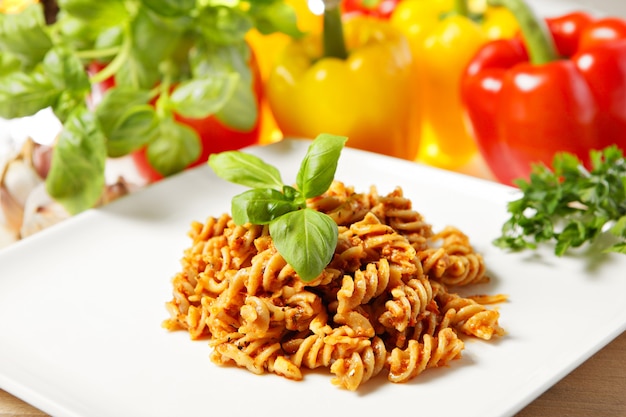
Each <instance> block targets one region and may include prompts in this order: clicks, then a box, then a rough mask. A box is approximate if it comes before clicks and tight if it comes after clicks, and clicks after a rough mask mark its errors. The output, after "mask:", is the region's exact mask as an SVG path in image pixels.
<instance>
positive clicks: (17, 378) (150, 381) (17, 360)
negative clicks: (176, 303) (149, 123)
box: [0, 141, 626, 417]
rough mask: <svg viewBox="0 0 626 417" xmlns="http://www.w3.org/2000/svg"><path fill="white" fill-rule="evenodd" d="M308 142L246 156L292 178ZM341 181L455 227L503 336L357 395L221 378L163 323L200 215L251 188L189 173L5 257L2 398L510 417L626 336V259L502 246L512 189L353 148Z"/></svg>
mask: <svg viewBox="0 0 626 417" xmlns="http://www.w3.org/2000/svg"><path fill="white" fill-rule="evenodd" d="M308 144H309V142H306V141H285V142H282V143H279V144H275V145H271V146H266V147H255V148H250V149H248V150H247V151H248V152H251V153H254V154H256V155H259V156H260V157H262V158H263V159H265V160H267V161H268V162H270V163H272V164H275V165H276V166H279V167H280V168H281V172H282V173H283V179H284V180H285V181H286V182H291V181H294V180H295V173H296V170H297V168H298V166H299V162H300V160H301V158H302V156H303V155H304V153H305V151H306V147H307V146H308ZM337 178H338V179H340V180H342V181H344V182H345V183H347V184H352V185H354V186H355V187H356V189H357V190H359V191H367V190H368V189H369V186H370V185H372V184H374V185H376V186H377V187H378V188H379V191H380V192H381V193H383V192H389V191H391V190H392V189H393V188H394V187H395V186H398V185H399V186H402V188H403V189H404V191H405V194H406V195H407V196H408V197H410V198H411V199H412V200H413V203H414V208H415V209H417V210H418V211H420V212H421V213H422V214H423V215H424V216H425V217H426V220H427V221H429V222H430V223H431V224H433V225H434V227H435V228H436V229H439V228H441V227H443V226H445V225H448V224H452V225H455V226H457V227H460V228H461V229H462V230H463V231H465V232H466V233H467V234H468V235H469V236H470V238H471V240H472V243H473V244H474V246H475V248H476V249H477V250H478V251H480V252H482V253H483V254H484V257H485V261H486V263H487V266H488V269H489V272H490V275H492V276H493V280H492V282H491V283H490V284H488V285H481V286H478V287H476V292H480V293H492V294H495V293H506V294H508V295H509V296H510V301H509V302H508V303H506V304H503V305H501V307H500V312H501V325H502V326H503V327H504V328H505V329H506V330H507V334H506V335H505V336H504V337H502V338H500V339H499V340H495V341H490V342H484V341H479V340H470V341H468V342H467V343H466V348H465V350H464V353H463V357H462V359H460V360H457V361H453V362H452V364H451V365H450V366H449V367H447V368H440V369H430V370H427V371H426V372H424V373H423V374H421V375H420V376H418V377H417V378H416V379H414V380H413V381H411V382H409V383H406V384H392V383H389V382H387V381H386V379H385V378H384V377H381V378H378V379H377V380H374V381H370V382H368V383H367V384H366V385H364V386H363V387H362V388H363V389H361V390H359V391H358V392H356V393H355V392H348V391H345V390H341V389H338V388H336V387H334V386H333V385H332V384H331V383H330V379H331V375H330V374H328V373H326V372H321V371H319V372H312V373H308V374H306V377H305V379H304V381H302V382H293V381H289V380H286V379H283V378H281V377H278V376H275V375H264V376H257V375H253V374H251V373H249V372H248V371H246V370H243V369H239V368H226V367H218V366H217V365H215V364H213V363H212V362H211V361H210V359H209V353H210V348H209V346H208V344H207V341H206V340H203V341H195V342H194V341H191V340H190V339H189V337H188V335H187V333H186V332H183V331H181V332H168V331H166V330H164V329H162V328H161V321H162V320H163V319H165V318H167V312H166V310H165V307H164V303H165V302H166V301H168V300H170V299H171V284H170V278H171V277H173V275H174V274H175V273H176V272H177V271H178V269H179V259H180V258H181V256H182V251H183V249H184V248H185V247H187V245H188V244H189V239H188V238H187V236H186V233H187V230H188V227H189V224H190V222H191V221H192V220H200V221H204V219H205V218H206V217H207V216H209V215H220V214H221V213H223V212H226V211H228V210H229V207H230V203H229V202H230V198H231V197H232V196H233V195H234V194H236V193H238V192H240V191H241V190H242V188H240V187H238V186H234V185H231V184H228V183H226V182H224V181H221V180H219V179H218V178H216V177H215V175H214V174H213V172H212V171H211V170H210V168H209V167H208V166H203V167H200V168H198V169H195V170H192V171H188V172H185V173H183V174H181V175H179V176H176V177H173V178H170V179H168V180H165V181H162V182H161V183H158V184H156V185H154V186H151V187H148V188H146V189H143V190H141V191H139V192H137V193H136V194H133V195H131V196H129V197H126V198H123V199H121V200H118V201H116V202H114V203H112V204H110V205H108V206H106V207H103V208H100V209H97V210H91V211H88V212H85V213H83V214H81V215H78V216H76V217H74V218H72V219H70V220H68V221H65V222H64V223H61V224H59V225H57V226H54V227H52V228H50V229H47V230H45V231H43V232H41V233H39V234H37V235H35V236H33V237H31V238H28V239H25V240H23V241H21V242H18V243H17V244H15V245H14V246H11V247H9V248H7V249H5V250H4V251H1V252H0V388H2V389H4V390H7V391H9V392H11V393H13V394H14V395H16V396H18V397H20V398H22V399H23V400H25V401H27V402H28V403H31V404H33V405H34V406H36V407H38V408H40V409H42V410H44V411H45V412H47V413H50V414H52V415H55V416H120V415H124V416H134V417H139V416H150V417H158V416H168V417H170V416H183V415H201V414H206V415H255V416H281V415H285V416H293V415H298V416H319V415H343V416H348V415H376V414H378V415H386V414H389V413H390V412H391V413H393V412H394V410H396V409H397V410H402V411H403V412H405V413H409V414H410V415H442V416H459V415H465V416H480V417H489V416H498V417H501V416H510V415H513V414H514V413H516V412H517V411H518V410H520V409H521V408H523V407H524V406H525V405H526V404H528V403H529V402H531V401H532V400H533V399H535V398H536V397H537V396H539V395H540V394H541V393H542V392H543V391H545V390H546V389H548V388H549V387H550V386H551V385H553V384H554V383H556V382H557V381H558V380H559V379H560V378H561V377H563V376H565V375H566V374H567V373H568V372H570V371H571V370H573V369H574V368H575V367H576V366H578V365H579V364H580V363H582V362H583V361H584V360H585V359H587V358H588V357H589V356H591V355H592V354H593V353H595V352H596V351H598V350H599V349H601V348H602V347H603V346H605V345H606V344H607V343H609V342H610V341H611V340H612V339H613V338H615V337H616V336H618V335H619V334H620V333H621V332H623V331H624V330H625V329H626V302H624V294H626V274H625V273H624V271H626V256H623V255H598V254H596V255H594V256H592V257H589V256H580V254H578V255H577V256H570V257H564V258H560V259H559V258H556V257H555V256H554V255H552V253H551V252H550V251H549V250H541V251H538V252H536V253H533V252H527V253H522V254H508V253H506V252H503V251H501V250H500V249H498V248H495V247H494V246H492V244H491V241H492V239H494V238H495V237H497V236H498V234H499V230H500V226H501V224H502V223H503V222H504V221H505V220H506V218H507V213H506V202H507V201H508V200H510V199H511V198H512V197H514V196H515V195H516V194H515V190H514V189H513V188H509V187H505V186H501V185H498V184H496V183H492V182H488V181H484V180H480V179H476V178H472V177H467V176H461V175H458V174H453V173H450V172H445V171H440V170H435V169H432V168H428V167H424V166H421V165H417V164H413V163H410V162H406V161H401V160H396V159H392V158H387V157H384V156H380V155H374V154H370V153H365V152H361V151H355V150H351V149H346V150H344V152H343V154H342V156H341V160H340V163H339V169H338V172H337Z"/></svg>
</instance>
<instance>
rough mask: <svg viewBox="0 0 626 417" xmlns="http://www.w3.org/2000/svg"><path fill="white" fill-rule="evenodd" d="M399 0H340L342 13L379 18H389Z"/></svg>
mask: <svg viewBox="0 0 626 417" xmlns="http://www.w3.org/2000/svg"><path fill="white" fill-rule="evenodd" d="M399 1H400V0H342V1H341V12H342V14H344V15H353V14H361V15H366V16H372V17H376V18H379V19H389V17H390V16H391V13H392V12H393V11H394V9H395V8H396V5H397V4H398V2H399Z"/></svg>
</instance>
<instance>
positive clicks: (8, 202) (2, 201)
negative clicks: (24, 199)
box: [0, 184, 24, 234]
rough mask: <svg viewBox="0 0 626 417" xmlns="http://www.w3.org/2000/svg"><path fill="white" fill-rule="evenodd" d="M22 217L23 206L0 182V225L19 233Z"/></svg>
mask: <svg viewBox="0 0 626 417" xmlns="http://www.w3.org/2000/svg"><path fill="white" fill-rule="evenodd" d="M23 218H24V208H23V206H22V205H21V204H20V203H19V202H18V201H17V200H16V199H15V198H14V197H13V196H12V195H11V193H10V192H9V191H8V190H7V189H6V187H5V186H4V185H2V184H0V225H1V226H2V227H3V228H5V229H6V230H8V231H10V232H11V233H17V234H19V231H20V228H21V227H22V221H23Z"/></svg>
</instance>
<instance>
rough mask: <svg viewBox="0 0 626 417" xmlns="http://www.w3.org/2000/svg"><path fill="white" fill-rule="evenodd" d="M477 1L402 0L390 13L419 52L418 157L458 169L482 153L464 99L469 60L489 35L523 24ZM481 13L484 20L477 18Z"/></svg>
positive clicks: (507, 32)
mask: <svg viewBox="0 0 626 417" xmlns="http://www.w3.org/2000/svg"><path fill="white" fill-rule="evenodd" d="M477 4H478V2H473V3H469V2H467V0H403V1H402V2H400V3H399V4H398V6H397V7H396V9H395V11H394V12H393V14H392V16H391V19H390V21H391V24H392V25H393V26H395V27H396V28H398V29H399V30H400V31H402V33H404V34H405V35H406V36H407V38H408V39H409V41H410V43H411V49H412V51H413V54H414V56H415V57H416V58H415V59H416V66H417V68H418V73H419V75H418V76H419V79H420V81H419V84H418V89H417V90H416V91H415V94H416V95H417V99H418V100H419V101H420V102H421V106H420V107H421V109H422V110H421V118H422V139H421V146H420V150H419V155H418V160H419V161H422V162H425V163H427V164H430V165H435V166H439V167H442V168H446V169H459V168H461V167H463V166H464V165H465V164H467V163H468V162H470V161H471V160H472V158H473V157H475V156H477V155H478V148H477V145H476V143H475V141H474V139H473V138H472V136H471V134H470V133H469V131H468V128H467V126H466V123H465V121H464V117H463V108H462V105H461V99H460V92H459V88H460V87H459V83H460V78H461V74H462V72H463V70H464V69H465V66H466V65H467V63H468V62H469V60H470V58H471V57H472V56H473V55H474V54H475V53H476V51H477V50H478V48H479V47H480V46H481V45H482V44H484V43H485V42H487V40H489V39H497V38H509V37H513V36H514V35H515V33H516V32H517V30H518V26H517V23H516V21H515V18H514V17H513V15H512V14H511V13H510V12H509V11H508V10H506V9H504V8H491V7H486V6H485V5H484V4H478V5H477ZM472 6H473V7H472ZM477 9H478V10H477ZM477 14H480V15H481V17H482V18H481V19H480V23H478V22H477V21H476V20H474V19H473V18H472V17H473V16H476V15H477Z"/></svg>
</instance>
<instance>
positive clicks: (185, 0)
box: [142, 0, 196, 16]
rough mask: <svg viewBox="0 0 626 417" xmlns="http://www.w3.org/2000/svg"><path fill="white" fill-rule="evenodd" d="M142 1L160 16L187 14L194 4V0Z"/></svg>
mask: <svg viewBox="0 0 626 417" xmlns="http://www.w3.org/2000/svg"><path fill="white" fill-rule="evenodd" d="M142 3H143V4H144V5H145V6H146V7H149V8H150V9H152V11H154V12H155V13H158V14H160V15H162V16H183V15H187V14H190V12H191V11H192V10H193V9H194V7H195V5H196V1H195V0H142Z"/></svg>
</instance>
